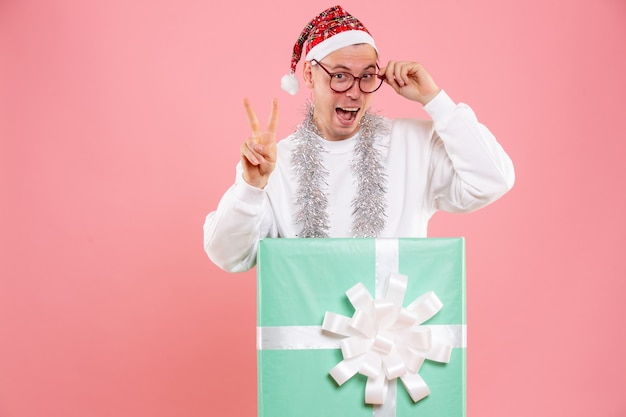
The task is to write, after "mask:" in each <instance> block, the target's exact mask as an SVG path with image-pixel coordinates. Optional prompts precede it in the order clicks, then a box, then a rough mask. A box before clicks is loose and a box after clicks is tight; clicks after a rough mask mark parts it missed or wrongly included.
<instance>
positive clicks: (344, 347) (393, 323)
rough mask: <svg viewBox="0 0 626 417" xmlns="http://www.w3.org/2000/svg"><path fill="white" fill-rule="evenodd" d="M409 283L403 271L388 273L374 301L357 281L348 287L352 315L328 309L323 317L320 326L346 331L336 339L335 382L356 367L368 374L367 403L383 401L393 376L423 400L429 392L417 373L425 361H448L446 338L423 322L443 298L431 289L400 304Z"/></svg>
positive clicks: (448, 351)
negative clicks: (340, 357) (338, 359)
mask: <svg viewBox="0 0 626 417" xmlns="http://www.w3.org/2000/svg"><path fill="white" fill-rule="evenodd" d="M407 283H408V278H407V277H406V276H405V275H402V274H398V273H395V272H391V273H390V274H389V279H388V281H387V283H386V286H385V291H384V296H383V297H382V298H381V299H376V300H374V299H373V298H372V296H371V295H370V293H369V292H368V291H367V288H366V287H365V286H364V285H363V284H362V283H358V284H356V285H354V286H353V287H352V288H350V289H348V290H347V291H346V296H347V297H348V299H349V300H350V302H351V303H352V306H353V307H354V309H355V311H354V314H353V315H352V317H351V318H348V317H346V316H342V315H339V314H334V313H331V312H326V315H325V316H324V323H323V325H322V329H324V330H326V331H328V332H331V333H335V334H341V335H343V336H346V338H344V339H342V340H341V342H340V346H341V353H342V355H343V358H344V359H343V360H342V361H341V362H340V363H339V364H337V365H336V366H335V367H334V368H333V369H331V371H330V374H331V376H332V377H333V378H334V379H335V381H337V383H338V384H339V385H342V384H343V383H344V382H345V381H347V380H348V379H350V378H352V376H354V375H355V374H356V373H357V372H358V373H360V374H362V375H364V376H366V377H367V383H366V386H365V402H366V403H368V404H377V405H381V404H384V402H385V397H386V395H387V389H388V386H389V382H390V381H394V380H396V379H397V378H400V379H401V380H402V383H403V385H404V386H405V388H406V390H407V391H408V392H409V395H410V396H411V399H412V400H413V401H415V402H417V401H419V400H421V399H423V398H424V397H426V396H427V395H429V394H430V389H429V388H428V386H427V385H426V382H424V380H423V379H422V377H421V376H420V375H419V374H418V372H419V370H420V368H421V366H422V364H423V362H424V360H425V359H429V360H434V361H437V362H444V363H446V362H449V361H450V355H451V352H452V346H451V345H450V344H449V341H448V340H447V339H446V338H445V337H439V336H440V335H441V332H436V333H433V332H431V329H430V328H429V327H427V326H424V325H422V323H424V322H425V321H427V320H429V319H430V318H432V317H433V316H434V315H435V314H437V313H438V312H439V311H440V310H441V308H442V307H443V304H442V302H441V300H439V298H438V297H437V295H436V294H435V293H434V292H432V291H429V292H427V293H425V294H423V295H422V296H420V297H418V298H417V299H416V300H414V301H413V302H412V303H411V304H409V306H408V307H406V308H403V307H402V304H403V302H404V296H405V293H406V289H407ZM394 386H395V382H394Z"/></svg>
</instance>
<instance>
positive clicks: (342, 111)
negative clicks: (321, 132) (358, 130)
mask: <svg viewBox="0 0 626 417" xmlns="http://www.w3.org/2000/svg"><path fill="white" fill-rule="evenodd" d="M359 110H361V108H360V107H337V108H336V109H335V112H336V113H337V117H339V119H340V120H341V121H343V122H352V121H353V120H354V119H356V115H357V114H358V113H359Z"/></svg>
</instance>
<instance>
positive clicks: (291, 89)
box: [280, 73, 300, 96]
mask: <svg viewBox="0 0 626 417" xmlns="http://www.w3.org/2000/svg"><path fill="white" fill-rule="evenodd" d="M280 88H282V89H283V90H285V91H286V92H288V93H289V94H291V95H292V96H295V95H296V93H297V92H298V90H299V89H300V84H299V83H298V79H297V78H296V76H295V74H293V73H291V74H285V75H283V78H281V79H280Z"/></svg>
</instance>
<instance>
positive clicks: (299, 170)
mask: <svg viewBox="0 0 626 417" xmlns="http://www.w3.org/2000/svg"><path fill="white" fill-rule="evenodd" d="M359 126H360V130H359V134H358V136H357V139H356V144H355V146H354V154H355V159H354V160H353V161H352V166H351V168H352V173H353V175H354V177H355V179H356V182H357V194H356V196H355V197H354V198H353V200H352V218H353V221H352V234H353V236H354V237H376V236H378V234H379V233H380V232H381V231H382V230H383V228H384V227H385V209H386V208H387V203H386V201H385V194H386V192H387V175H386V173H385V172H384V166H383V163H382V161H383V155H382V153H381V152H380V151H379V150H378V149H376V148H375V147H374V140H375V138H376V135H384V134H386V133H387V132H388V127H387V124H386V123H385V121H384V119H383V117H381V116H377V115H373V114H371V113H369V112H366V113H365V114H364V115H363V118H362V119H361V122H360V125H359ZM294 140H295V143H296V146H295V147H294V149H293V151H292V154H291V161H292V163H293V166H294V169H295V172H296V175H297V178H298V188H297V191H296V203H297V204H298V205H299V206H300V210H298V212H297V213H296V215H295V219H294V220H295V222H296V223H297V224H298V223H302V225H303V226H302V231H301V232H300V234H299V235H298V236H299V237H328V231H329V228H330V226H329V224H328V213H327V210H328V195H327V193H326V192H324V189H326V188H327V187H328V181H327V178H328V170H327V169H326V167H325V166H324V160H323V156H322V153H323V152H326V150H325V149H324V147H323V145H322V139H321V138H320V134H319V131H318V129H317V127H316V126H315V123H314V121H313V106H312V105H310V104H309V108H308V112H307V115H306V117H305V119H304V121H303V122H302V124H301V125H300V126H299V128H298V130H297V131H296V133H295V138H294Z"/></svg>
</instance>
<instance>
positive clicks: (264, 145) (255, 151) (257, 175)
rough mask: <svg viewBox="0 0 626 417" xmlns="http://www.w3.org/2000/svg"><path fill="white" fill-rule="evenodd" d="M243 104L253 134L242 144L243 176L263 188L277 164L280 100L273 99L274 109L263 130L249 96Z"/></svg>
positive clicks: (252, 183) (247, 180)
mask: <svg viewBox="0 0 626 417" xmlns="http://www.w3.org/2000/svg"><path fill="white" fill-rule="evenodd" d="M243 106H244V108H245V110H246V115H247V117H248V124H249V125H250V130H251V131H252V132H251V133H252V135H251V136H250V137H249V138H248V139H246V141H245V142H244V143H243V144H242V145H241V161H242V166H243V169H244V172H243V177H244V179H245V180H246V182H248V183H249V184H251V185H254V186H256V187H259V188H263V187H264V186H265V184H266V183H267V180H268V178H269V175H270V174H271V173H272V171H273V170H274V167H275V165H276V129H277V126H278V100H277V99H274V100H272V109H271V112H270V117H269V122H268V125H267V129H266V130H261V126H260V124H259V119H258V118H257V116H256V113H255V112H254V109H253V108H252V105H251V104H250V100H248V99H247V98H246V99H244V100H243Z"/></svg>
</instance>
